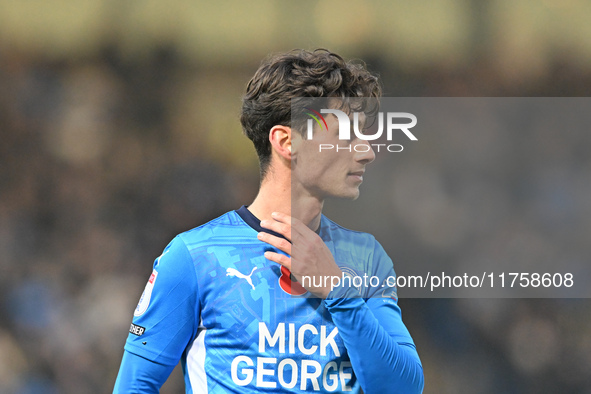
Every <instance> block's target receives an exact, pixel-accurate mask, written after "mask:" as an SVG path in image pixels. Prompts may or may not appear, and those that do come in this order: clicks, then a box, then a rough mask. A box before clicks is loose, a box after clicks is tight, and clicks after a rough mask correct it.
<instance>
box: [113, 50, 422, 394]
mask: <svg viewBox="0 0 591 394" xmlns="http://www.w3.org/2000/svg"><path fill="white" fill-rule="evenodd" d="M380 95H381V88H380V85H379V82H378V79H377V77H375V76H374V75H372V74H371V73H369V72H368V71H367V70H366V68H365V67H364V66H363V65H360V64H354V63H351V62H346V61H345V60H343V58H341V57H340V56H339V55H337V54H335V53H331V52H329V51H327V50H323V49H322V50H315V51H304V50H297V51H292V52H288V53H284V54H279V55H275V56H272V57H270V58H269V59H267V60H266V61H264V62H263V63H262V65H261V66H260V67H259V69H258V70H257V71H256V73H255V75H254V77H253V78H252V79H251V80H250V82H249V83H248V85H247V88H246V93H245V95H244V98H243V106H242V114H241V123H242V127H243V129H244V132H245V134H246V135H247V136H248V138H249V139H250V140H251V141H252V142H253V144H254V147H255V149H256V152H257V155H258V157H259V161H260V171H261V184H260V188H259V192H258V194H257V196H256V198H255V199H254V201H253V202H252V203H251V204H250V205H248V206H242V207H241V208H238V209H236V210H234V211H231V212H228V213H226V214H224V215H222V216H220V217H219V218H217V219H214V220H212V221H210V222H209V223H206V224H203V225H201V226H199V227H196V228H194V229H192V230H189V231H187V232H184V233H182V234H180V235H178V236H177V237H176V238H174V239H173V240H172V241H171V242H170V244H169V245H168V246H167V247H166V248H165V249H164V251H163V253H162V255H161V256H160V257H158V258H157V259H156V260H155V262H154V265H153V271H152V274H151V276H150V278H149V280H148V283H147V285H146V288H145V290H144V293H143V295H142V296H141V299H140V301H139V304H138V306H137V308H136V310H135V312H134V317H133V322H132V324H131V328H130V332H129V335H128V338H127V342H126V344H125V350H124V355H123V359H122V362H121V367H120V370H119V375H118V377H117V381H116V383H115V388H114V392H115V393H156V392H158V391H159V389H160V387H161V386H162V384H163V383H164V382H165V381H166V379H167V378H168V376H169V375H170V373H171V371H172V370H173V368H174V367H175V366H176V365H177V364H178V363H179V361H180V362H181V364H182V368H183V373H184V378H185V386H186V392H187V393H261V392H262V393H293V392H297V393H299V392H330V393H341V392H352V393H362V392H363V393H368V394H371V393H380V394H383V393H405V394H406V393H420V392H422V390H423V385H424V378H423V370H422V366H421V362H420V359H419V356H418V353H417V350H416V347H415V344H414V342H413V339H412V338H411V335H410V334H409V332H408V330H407V328H406V327H405V325H404V324H403V322H402V318H401V312H400V308H399V307H398V304H397V296H396V289H395V288H394V287H392V288H386V289H384V288H382V287H380V288H379V289H375V291H372V290H371V289H361V288H359V287H355V286H354V285H352V284H351V283H349V284H347V283H345V282H344V281H343V283H341V284H339V285H338V286H336V287H334V286H331V284H330V283H324V284H318V283H317V282H316V283H314V282H312V283H311V281H306V280H303V279H304V278H306V277H308V278H310V277H342V276H343V275H344V274H345V273H346V274H348V275H353V276H354V275H361V274H363V273H367V274H369V275H373V276H377V277H378V278H381V279H385V278H386V277H389V276H390V277H391V276H394V275H395V273H394V268H393V264H392V261H391V259H390V258H389V257H388V256H387V254H386V253H385V251H384V249H383V248H382V246H381V245H380V244H379V243H378V242H377V241H376V240H375V238H374V237H373V236H371V235H369V234H365V233H360V232H356V231H351V230H348V229H345V228H343V227H340V226H339V225H337V224H336V223H334V222H332V221H331V220H329V219H328V218H326V217H325V216H324V215H322V208H323V204H324V201H325V199H327V198H329V197H337V198H347V199H355V198H357V196H358V195H359V186H360V184H361V183H362V181H363V175H364V172H365V169H366V166H367V165H368V164H369V163H371V162H372V161H373V160H374V158H375V154H374V152H373V150H372V149H371V146H369V145H368V142H367V141H365V140H362V139H359V138H357V137H353V138H354V139H353V140H351V141H347V142H343V141H339V140H338V122H337V120H336V119H335V117H334V116H330V115H327V116H325V117H324V121H325V123H324V125H325V130H324V131H320V130H319V131H318V132H315V134H314V138H312V139H309V138H307V137H306V133H305V132H304V128H303V127H301V124H299V123H298V124H295V123H296V122H294V121H292V102H294V101H297V100H298V99H300V98H308V99H312V100H316V99H317V100H319V101H318V103H324V104H327V103H328V104H327V105H331V106H334V107H335V108H336V107H338V108H341V109H342V108H343V107H346V105H347V102H348V101H347V100H348V98H356V97H364V98H374V99H378V98H379V97H380ZM324 104H323V105H324ZM315 127H316V126H315ZM326 143H330V144H343V143H346V144H350V145H349V146H354V147H360V145H368V147H361V148H363V149H349V150H347V149H341V150H339V151H331V152H322V154H319V153H318V152H319V149H318V147H319V146H320V144H326Z"/></svg>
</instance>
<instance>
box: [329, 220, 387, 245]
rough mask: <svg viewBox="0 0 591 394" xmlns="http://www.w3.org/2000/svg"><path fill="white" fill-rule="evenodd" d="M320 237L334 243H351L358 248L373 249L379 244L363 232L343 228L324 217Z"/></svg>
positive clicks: (371, 236)
mask: <svg viewBox="0 0 591 394" xmlns="http://www.w3.org/2000/svg"><path fill="white" fill-rule="evenodd" d="M319 235H320V237H321V238H322V239H324V240H327V241H333V242H339V243H340V242H350V243H354V244H356V245H358V246H368V247H371V248H373V247H374V246H375V244H376V243H377V241H376V238H375V237H374V236H373V235H371V234H369V233H364V232H362V231H355V230H351V229H348V228H346V227H343V226H341V225H340V224H338V223H336V222H334V221H332V220H330V219H329V218H327V217H326V216H324V215H322V218H321V220H320V233H319Z"/></svg>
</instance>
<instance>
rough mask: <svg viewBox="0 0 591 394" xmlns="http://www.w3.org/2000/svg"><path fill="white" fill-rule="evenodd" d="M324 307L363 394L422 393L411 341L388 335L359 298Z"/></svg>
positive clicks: (327, 301) (416, 358)
mask: <svg viewBox="0 0 591 394" xmlns="http://www.w3.org/2000/svg"><path fill="white" fill-rule="evenodd" d="M326 305H327V307H328V309H329V311H330V313H331V316H332V319H333V322H334V323H335V324H336V326H337V327H338V329H339V335H340V336H341V338H342V339H343V341H344V343H345V346H346V348H347V352H348V353H349V357H350V359H351V364H352V366H353V370H354V371H355V375H356V376H357V378H358V379H359V381H360V383H361V386H362V388H363V390H364V392H365V393H366V394H372V393H404V394H408V393H420V392H422V390H423V386H424V378H423V368H422V366H421V362H420V360H419V356H418V354H417V351H416V349H415V346H414V344H413V343H412V340H407V341H405V340H404V337H398V338H397V337H395V336H394V335H393V334H392V335H391V334H390V333H389V332H388V331H387V330H386V328H384V327H383V325H382V324H381V323H380V321H378V319H377V318H376V317H375V316H374V313H373V312H372V310H371V309H370V308H369V307H368V306H367V304H366V302H365V301H364V299H362V298H339V299H332V300H326Z"/></svg>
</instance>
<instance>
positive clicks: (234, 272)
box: [226, 267, 257, 290]
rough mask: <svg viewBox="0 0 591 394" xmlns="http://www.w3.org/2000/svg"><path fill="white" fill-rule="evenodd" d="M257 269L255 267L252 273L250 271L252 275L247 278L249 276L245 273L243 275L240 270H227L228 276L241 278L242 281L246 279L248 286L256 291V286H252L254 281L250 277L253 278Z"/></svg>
mask: <svg viewBox="0 0 591 394" xmlns="http://www.w3.org/2000/svg"><path fill="white" fill-rule="evenodd" d="M256 269H257V267H254V268H253V269H252V271H250V275H248V276H247V275H244V274H243V273H241V272H240V271H238V270H236V269H234V268H228V269H226V276H235V277H237V278H240V279H246V281H247V282H248V284H249V285H250V286H251V287H252V289H253V290H254V285H253V284H252V279H251V278H250V277H251V276H252V273H253V272H254V270H256Z"/></svg>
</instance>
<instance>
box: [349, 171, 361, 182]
mask: <svg viewBox="0 0 591 394" xmlns="http://www.w3.org/2000/svg"><path fill="white" fill-rule="evenodd" d="M364 173H365V171H355V172H350V173H349V174H347V175H348V176H350V177H353V178H355V179H357V180H359V181H360V182H363V174H364Z"/></svg>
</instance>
